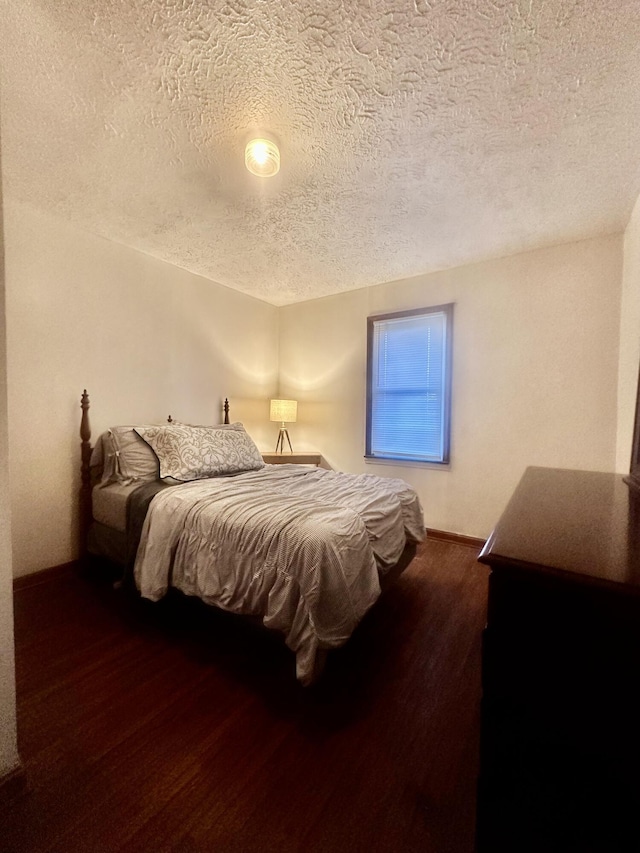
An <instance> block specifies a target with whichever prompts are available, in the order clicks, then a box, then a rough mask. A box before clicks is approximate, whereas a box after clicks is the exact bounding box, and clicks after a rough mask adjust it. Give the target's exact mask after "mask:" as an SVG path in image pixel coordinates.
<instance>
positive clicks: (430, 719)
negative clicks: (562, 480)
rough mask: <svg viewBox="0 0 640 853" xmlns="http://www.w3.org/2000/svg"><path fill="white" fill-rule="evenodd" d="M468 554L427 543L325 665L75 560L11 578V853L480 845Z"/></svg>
mask: <svg viewBox="0 0 640 853" xmlns="http://www.w3.org/2000/svg"><path fill="white" fill-rule="evenodd" d="M476 556H477V552H475V551H474V550H473V549H471V548H468V547H464V546H461V545H455V544H450V543H445V542H441V541H435V540H430V541H428V542H427V543H425V544H423V545H422V546H420V548H419V550H418V555H417V557H416V559H415V560H414V562H413V564H412V565H411V567H410V568H409V569H408V570H407V572H405V574H404V575H403V576H402V578H400V580H399V581H398V582H397V584H396V585H395V586H393V587H392V588H391V589H389V590H388V591H387V592H386V593H385V595H384V596H383V598H382V599H381V600H380V601H379V602H378V603H377V604H376V606H375V607H374V608H373V609H372V610H371V611H370V612H369V614H368V615H367V617H366V618H365V619H364V621H363V622H362V624H361V625H360V626H359V628H358V630H357V631H356V633H355V634H354V636H353V637H352V639H351V640H350V642H349V643H348V644H347V646H345V647H344V648H343V649H341V650H339V651H337V652H333V653H332V655H330V657H329V661H328V665H327V670H326V672H325V674H324V676H323V678H322V680H321V682H320V683H319V684H318V685H316V686H315V687H313V688H309V689H304V688H301V687H300V686H299V685H298V684H297V682H296V681H295V677H294V663H293V655H292V654H291V652H289V650H288V649H286V647H284V645H283V644H282V642H281V640H280V639H279V638H278V637H276V636H274V635H271V634H269V633H267V632H266V631H264V630H262V629H259V628H255V627H253V626H251V625H249V624H247V623H246V622H245V621H243V620H241V619H238V618H236V617H233V616H229V615H227V614H224V613H221V612H218V611H213V610H211V609H208V608H206V607H204V606H202V605H199V604H198V602H195V601H189V600H186V599H184V598H181V597H176V598H173V599H172V600H165V601H164V602H160V603H159V604H151V603H149V602H144V601H140V600H137V599H135V598H132V597H128V596H127V595H126V594H124V593H123V592H121V591H114V590H113V589H112V588H111V585H110V583H109V582H108V580H107V579H105V578H104V577H102V578H97V577H96V576H95V575H94V576H92V577H87V576H84V575H79V574H78V573H74V572H73V571H70V572H68V573H66V574H65V573H63V574H62V576H58V577H55V576H54V577H52V578H50V579H48V580H45V581H43V582H40V583H35V584H32V585H27V586H25V587H23V588H21V589H19V590H18V591H17V592H16V596H15V621H16V667H17V690H18V737H19V748H20V754H21V758H22V761H23V764H24V771H25V775H26V783H25V784H24V785H23V786H16V785H15V784H10V785H7V786H5V787H4V789H2V790H0V847H1V848H2V850H4V851H5V853H9V851H28V853H39V851H45V850H46V851H60V853H71V851H83V853H87V852H88V851H105V852H106V851H108V853H112V852H115V851H118V853H119V851H184V853H187V851H189V853H191V851H243V853H244V851H279V853H283V851H284V852H285V853H286V851H330V853H333V851H422V853H432V851H433V853H449V851H450V852H451V853H470V852H471V851H472V850H473V835H474V822H475V815H474V810H475V785H476V776H477V767H478V731H479V705H480V643H481V631H482V628H483V625H484V621H485V610H486V592H487V574H488V571H487V569H486V568H485V567H482V566H480V565H479V564H478V563H476Z"/></svg>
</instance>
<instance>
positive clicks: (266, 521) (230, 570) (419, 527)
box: [134, 465, 424, 684]
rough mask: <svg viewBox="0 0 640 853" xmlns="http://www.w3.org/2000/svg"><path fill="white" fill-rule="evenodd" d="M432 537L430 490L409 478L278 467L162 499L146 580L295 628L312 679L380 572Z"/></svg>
mask: <svg viewBox="0 0 640 853" xmlns="http://www.w3.org/2000/svg"><path fill="white" fill-rule="evenodd" d="M423 536H424V520H423V515H422V508H421V506H420V502H419V500H418V496H417V495H416V493H415V492H414V491H413V489H411V488H410V486H408V485H407V484H406V483H405V482H404V481H402V480H398V479H392V478H381V477H374V476H370V475H365V474H360V475H351V474H343V473H339V472H335V471H326V470H324V469H321V468H305V467H302V466H299V465H267V466H265V467H264V468H263V469H261V470H259V471H251V472H246V473H242V474H237V475H235V476H228V477H215V478H212V479H207V480H196V481H193V482H189V483H184V484H182V485H179V486H175V487H173V488H170V489H165V490H164V491H162V492H160V493H159V494H158V495H156V496H155V497H154V499H153V501H152V502H151V505H150V507H149V511H148V513H147V516H146V519H145V523H144V527H143V530H142V537H141V540H140V545H139V547H138V553H137V557H136V562H135V569H134V575H135V579H136V583H137V586H138V588H139V590H140V592H141V594H142V595H143V596H144V597H145V598H149V599H151V600H154V601H157V600H159V599H160V598H162V596H163V595H164V594H165V593H166V592H167V590H168V588H169V586H173V587H177V588H178V589H180V590H181V591H182V592H184V593H185V594H187V595H195V596H198V597H199V598H201V599H202V600H203V601H205V602H207V603H208V604H213V605H215V606H217V607H221V608H223V609H225V610H228V611H231V612H234V613H240V614H250V615H253V616H260V617H261V618H262V621H263V623H264V625H265V626H267V627H268V628H272V629H276V630H279V631H281V632H282V633H283V634H284V635H285V638H286V642H287V645H288V646H289V647H290V648H291V649H292V650H293V651H294V652H295V653H296V672H297V676H298V678H299V680H300V681H301V682H302V683H303V684H309V683H311V682H312V681H313V680H314V678H315V676H316V675H317V673H318V669H319V666H318V662H319V660H320V659H321V658H322V654H321V652H322V651H323V650H326V649H331V648H336V647H338V646H341V645H342V644H343V643H345V642H346V641H347V639H348V638H349V636H350V635H351V633H352V632H353V630H354V628H355V627H356V625H357V624H358V622H359V621H360V620H361V619H362V617H363V616H364V614H365V613H366V611H367V610H368V609H369V607H371V605H372V604H373V603H374V602H375V600H376V599H377V598H378V596H379V594H380V576H382V575H384V574H385V573H386V571H388V570H389V569H390V568H391V567H392V566H393V565H395V563H397V562H398V560H399V559H400V557H401V555H402V553H403V550H404V547H405V544H406V543H407V541H413V542H419V541H421V540H422V538H423Z"/></svg>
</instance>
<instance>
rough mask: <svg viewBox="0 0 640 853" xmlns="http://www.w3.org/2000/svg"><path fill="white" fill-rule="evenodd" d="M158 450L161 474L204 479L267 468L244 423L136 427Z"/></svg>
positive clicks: (156, 451)
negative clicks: (208, 425) (204, 425)
mask: <svg viewBox="0 0 640 853" xmlns="http://www.w3.org/2000/svg"><path fill="white" fill-rule="evenodd" d="M135 431H136V432H137V433H138V435H139V436H140V437H141V438H143V439H144V440H145V441H146V442H147V443H148V444H149V445H150V446H151V447H152V448H153V451H154V452H155V454H156V456H157V457H158V460H159V462H160V477H173V478H174V479H176V480H200V479H203V478H205V477H216V476H219V475H220V474H239V473H240V472H242V471H256V470H258V469H259V468H264V462H263V461H262V456H261V455H260V451H259V450H258V448H257V447H256V445H255V444H254V442H253V440H252V439H251V437H250V436H249V435H248V434H247V432H246V431H245V429H244V427H243V426H242V424H240V423H236V424H228V425H222V426H210V427H194V426H188V425H187V424H169V425H168V426H161V427H136V428H135Z"/></svg>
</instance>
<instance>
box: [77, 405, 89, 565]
mask: <svg viewBox="0 0 640 853" xmlns="http://www.w3.org/2000/svg"><path fill="white" fill-rule="evenodd" d="M80 408H81V409H82V419H81V421H80V438H81V442H80V474H81V486H80V552H81V554H82V556H83V557H84V556H85V554H86V550H87V533H88V532H89V525H90V524H91V467H90V462H91V425H90V423H89V395H88V394H87V389H86V388H85V389H84V391H83V392H82V397H81V398H80Z"/></svg>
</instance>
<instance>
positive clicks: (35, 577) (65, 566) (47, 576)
mask: <svg viewBox="0 0 640 853" xmlns="http://www.w3.org/2000/svg"><path fill="white" fill-rule="evenodd" d="M79 565H80V562H79V561H78V560H72V561H71V562H70V563H62V564H61V565H60V566H51V568H50V569H42V570H41V571H39V572H32V573H31V574H30V575H22V576H21V577H19V578H14V579H13V591H14V592H19V591H20V590H21V589H30V588H31V587H33V586H40V584H43V583H49V581H53V580H59V579H60V578H64V577H69V576H70V575H72V574H73V572H74V571H77V569H78V567H79Z"/></svg>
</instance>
